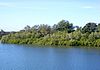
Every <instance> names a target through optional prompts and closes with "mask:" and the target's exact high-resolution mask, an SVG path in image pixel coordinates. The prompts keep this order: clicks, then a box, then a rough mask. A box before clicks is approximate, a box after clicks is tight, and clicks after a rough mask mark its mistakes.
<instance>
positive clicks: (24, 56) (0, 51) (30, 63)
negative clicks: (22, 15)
mask: <svg viewBox="0 0 100 70" xmlns="http://www.w3.org/2000/svg"><path fill="white" fill-rule="evenodd" d="M28 46H30V45H13V44H0V70H100V50H99V49H93V48H91V49H90V48H89V49H88V48H39V47H38V46H31V47H28Z"/></svg>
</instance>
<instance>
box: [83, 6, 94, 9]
mask: <svg viewBox="0 0 100 70" xmlns="http://www.w3.org/2000/svg"><path fill="white" fill-rule="evenodd" d="M82 8H84V9H92V8H94V7H92V6H83V7H82Z"/></svg>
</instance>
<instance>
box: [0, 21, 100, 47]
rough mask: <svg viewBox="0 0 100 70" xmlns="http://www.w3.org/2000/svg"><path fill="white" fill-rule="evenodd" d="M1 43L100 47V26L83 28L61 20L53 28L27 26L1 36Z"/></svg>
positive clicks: (88, 24) (88, 25)
mask: <svg viewBox="0 0 100 70" xmlns="http://www.w3.org/2000/svg"><path fill="white" fill-rule="evenodd" d="M1 42H2V43H11V44H35V45H59V46H65V47H67V46H84V47H100V24H99V23H98V24H97V23H94V22H89V23H87V24H86V25H85V26H83V27H79V26H74V25H73V23H70V22H69V21H66V20H61V21H60V22H58V23H57V24H54V25H53V26H50V25H47V24H41V25H34V26H33V27H30V26H29V25H27V26H26V27H25V28H24V29H23V30H20V31H18V32H16V33H10V34H8V35H5V36H2V38H1Z"/></svg>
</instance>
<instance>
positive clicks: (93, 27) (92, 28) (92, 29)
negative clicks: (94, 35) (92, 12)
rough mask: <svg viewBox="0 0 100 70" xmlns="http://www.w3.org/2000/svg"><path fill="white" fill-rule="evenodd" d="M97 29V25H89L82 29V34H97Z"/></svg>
mask: <svg viewBox="0 0 100 70" xmlns="http://www.w3.org/2000/svg"><path fill="white" fill-rule="evenodd" d="M96 29H97V25H96V23H87V24H86V25H85V26H84V27H83V28H82V32H83V33H86V32H89V33H91V32H95V31H96Z"/></svg>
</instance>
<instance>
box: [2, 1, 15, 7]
mask: <svg viewBox="0 0 100 70" xmlns="http://www.w3.org/2000/svg"><path fill="white" fill-rule="evenodd" d="M0 7H14V4H13V3H5V2H0Z"/></svg>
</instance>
